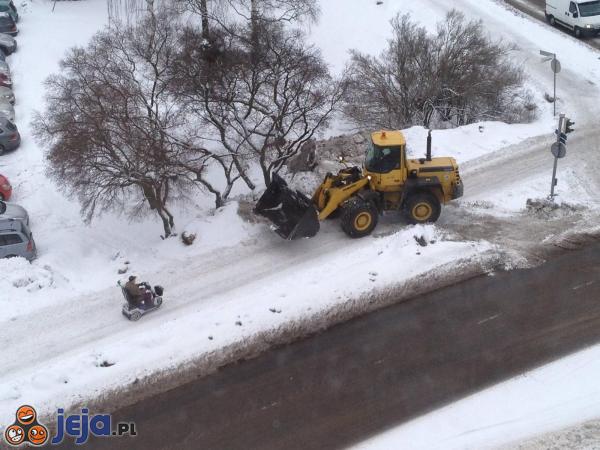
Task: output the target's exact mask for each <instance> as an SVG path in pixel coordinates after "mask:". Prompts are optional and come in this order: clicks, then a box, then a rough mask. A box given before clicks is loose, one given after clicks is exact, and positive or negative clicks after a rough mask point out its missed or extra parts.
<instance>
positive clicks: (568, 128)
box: [565, 118, 575, 134]
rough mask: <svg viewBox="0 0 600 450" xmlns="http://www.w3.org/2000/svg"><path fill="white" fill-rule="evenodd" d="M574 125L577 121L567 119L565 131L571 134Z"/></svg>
mask: <svg viewBox="0 0 600 450" xmlns="http://www.w3.org/2000/svg"><path fill="white" fill-rule="evenodd" d="M573 125H575V122H573V121H572V120H571V119H568V118H567V119H565V133H566V134H569V133H572V132H573V131H575V130H573Z"/></svg>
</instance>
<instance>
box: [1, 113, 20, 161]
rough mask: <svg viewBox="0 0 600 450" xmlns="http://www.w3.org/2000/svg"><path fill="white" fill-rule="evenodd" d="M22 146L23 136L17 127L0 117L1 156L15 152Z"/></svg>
mask: <svg viewBox="0 0 600 450" xmlns="http://www.w3.org/2000/svg"><path fill="white" fill-rule="evenodd" d="M19 145H21V135H20V134H19V130H18V129H17V126H16V125H15V124H14V123H13V122H11V121H10V120H8V119H7V118H6V117H2V116H0V156H1V155H3V154H4V153H6V152H8V151H11V150H15V149H17V148H18V147H19Z"/></svg>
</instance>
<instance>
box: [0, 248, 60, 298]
mask: <svg viewBox="0 0 600 450" xmlns="http://www.w3.org/2000/svg"><path fill="white" fill-rule="evenodd" d="M53 283H54V277H53V275H52V272H51V271H50V270H49V268H48V267H39V266H33V267H32V266H31V265H30V264H29V261H27V260H26V259H24V258H10V259H0V292H2V293H3V295H2V297H1V298H0V301H2V302H3V301H10V300H17V301H18V300H19V299H20V298H21V300H22V296H23V291H26V292H35V291H39V290H42V289H44V288H47V287H49V286H52V284H53Z"/></svg>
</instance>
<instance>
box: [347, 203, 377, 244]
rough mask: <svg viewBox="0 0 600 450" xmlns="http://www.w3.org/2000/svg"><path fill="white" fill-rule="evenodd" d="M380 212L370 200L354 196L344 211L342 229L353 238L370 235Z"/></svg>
mask: <svg viewBox="0 0 600 450" xmlns="http://www.w3.org/2000/svg"><path fill="white" fill-rule="evenodd" d="M378 219H379V214H378V212H377V209H376V208H375V207H374V206H373V205H372V204H371V203H369V202H365V201H364V200H361V199H358V198H354V199H351V200H348V202H347V203H346V204H345V205H344V208H343V211H342V220H341V221H342V230H344V232H345V233H346V234H347V235H348V236H350V237H353V238H360V237H364V236H368V235H369V234H371V231H373V229H374V228H375V226H376V225H377V220H378Z"/></svg>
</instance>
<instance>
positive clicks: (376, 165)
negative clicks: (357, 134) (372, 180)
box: [365, 142, 402, 173]
mask: <svg viewBox="0 0 600 450" xmlns="http://www.w3.org/2000/svg"><path fill="white" fill-rule="evenodd" d="M401 149H402V147H400V146H396V147H380V146H378V145H375V144H373V143H372V142H371V144H370V145H369V148H368V150H367V156H366V158H365V168H366V169H367V170H368V171H369V172H375V173H387V172H391V171H392V170H394V169H398V168H399V167H400V157H401V156H400V155H401Z"/></svg>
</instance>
